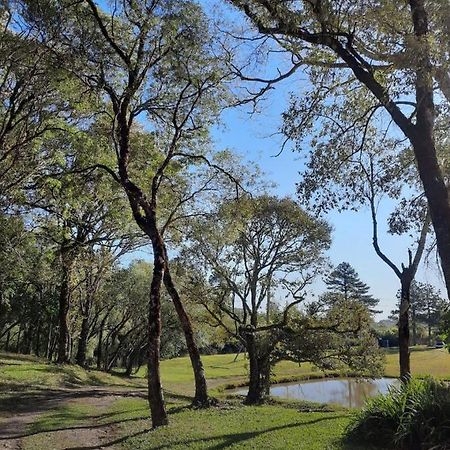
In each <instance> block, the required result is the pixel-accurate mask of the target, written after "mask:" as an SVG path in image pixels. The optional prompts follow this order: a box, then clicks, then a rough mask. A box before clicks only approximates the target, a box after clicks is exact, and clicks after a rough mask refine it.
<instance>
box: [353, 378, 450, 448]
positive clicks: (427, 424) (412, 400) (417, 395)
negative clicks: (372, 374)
mask: <svg viewBox="0 0 450 450" xmlns="http://www.w3.org/2000/svg"><path fill="white" fill-rule="evenodd" d="M449 423H450V389H449V387H448V385H447V384H446V383H443V382H440V381H436V380H434V379H432V378H426V379H424V380H418V379H415V378H413V379H411V380H410V381H409V382H408V383H401V384H400V385H399V386H398V387H396V386H394V387H391V388H390V391H389V393H388V394H386V395H379V396H378V397H375V398H373V399H369V400H368V401H367V403H366V406H365V407H364V408H363V409H362V410H361V411H359V412H357V413H356V416H355V418H354V419H353V421H352V423H351V424H350V425H349V428H348V431H347V434H348V437H349V439H350V440H356V441H363V442H367V443H370V444H373V443H375V444H378V445H380V446H383V448H398V449H405V450H406V449H408V450H413V449H421V448H442V447H440V446H441V445H442V444H443V443H445V442H449V440H450V428H449V426H448V425H449Z"/></svg>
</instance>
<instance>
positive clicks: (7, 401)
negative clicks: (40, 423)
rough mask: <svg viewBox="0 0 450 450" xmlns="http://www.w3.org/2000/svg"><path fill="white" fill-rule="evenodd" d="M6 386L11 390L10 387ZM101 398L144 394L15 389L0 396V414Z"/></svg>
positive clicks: (101, 389)
mask: <svg viewBox="0 0 450 450" xmlns="http://www.w3.org/2000/svg"><path fill="white" fill-rule="evenodd" d="M8 386H9V388H11V385H8ZM19 386H21V385H19ZM0 388H1V386H0ZM13 389H14V388H13ZM102 397H125V398H128V397H137V398H146V392H145V391H141V390H139V389H128V390H114V389H103V388H92V389H79V390H76V389H70V390H69V389H48V388H37V389H35V390H33V391H31V392H30V391H28V392H22V391H20V389H17V390H16V391H15V392H14V393H12V394H4V395H2V396H0V412H3V413H5V412H6V413H11V414H25V413H41V412H46V411H49V410H52V409H54V408H55V407H57V406H60V405H61V404H63V403H65V402H66V401H68V400H72V399H83V398H102ZM0 436H1V430H0Z"/></svg>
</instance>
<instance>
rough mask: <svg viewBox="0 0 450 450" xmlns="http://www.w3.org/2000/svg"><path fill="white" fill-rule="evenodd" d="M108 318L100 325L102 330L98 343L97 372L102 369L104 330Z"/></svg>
mask: <svg viewBox="0 0 450 450" xmlns="http://www.w3.org/2000/svg"><path fill="white" fill-rule="evenodd" d="M106 317H108V316H106ZM106 317H104V318H103V320H102V321H101V323H100V330H99V332H98V341H97V370H101V369H102V356H103V347H102V345H103V344H102V341H103V328H104V327H105V322H106Z"/></svg>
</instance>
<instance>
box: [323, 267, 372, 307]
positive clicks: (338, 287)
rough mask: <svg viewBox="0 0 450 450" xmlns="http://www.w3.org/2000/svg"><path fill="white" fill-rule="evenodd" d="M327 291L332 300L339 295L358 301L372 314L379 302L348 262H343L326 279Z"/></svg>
mask: <svg viewBox="0 0 450 450" xmlns="http://www.w3.org/2000/svg"><path fill="white" fill-rule="evenodd" d="M325 284H326V285H327V289H328V291H329V292H330V294H332V295H327V296H326V297H327V299H328V300H330V299H332V298H333V297H334V296H336V295H339V296H342V297H344V299H345V300H346V301H347V300H358V301H360V302H361V303H363V304H364V305H366V306H367V307H368V308H369V310H370V311H371V312H376V311H374V310H372V309H371V308H373V307H375V306H376V305H377V304H378V302H379V300H378V299H377V298H374V297H373V296H372V295H370V294H369V293H368V292H369V289H370V288H369V286H367V284H365V283H363V282H362V281H361V280H360V279H359V276H358V273H357V272H356V270H355V269H354V268H353V267H352V266H351V265H350V264H349V263H347V262H342V263H340V264H339V265H338V266H336V268H335V269H334V270H333V271H332V272H331V273H330V274H329V275H328V276H327V277H326V278H325Z"/></svg>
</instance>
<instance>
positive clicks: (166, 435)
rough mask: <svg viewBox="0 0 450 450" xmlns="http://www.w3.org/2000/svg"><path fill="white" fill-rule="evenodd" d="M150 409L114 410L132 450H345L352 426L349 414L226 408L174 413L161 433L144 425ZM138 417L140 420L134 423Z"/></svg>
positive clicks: (123, 404)
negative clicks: (348, 427) (346, 433)
mask: <svg viewBox="0 0 450 450" xmlns="http://www.w3.org/2000/svg"><path fill="white" fill-rule="evenodd" d="M146 408H147V405H146V404H145V402H143V401H138V400H132V401H130V400H122V401H118V402H117V403H116V404H115V405H114V410H115V411H117V412H119V415H118V416H116V418H119V417H120V418H121V419H124V421H123V422H122V423H121V424H120V429H121V434H123V435H124V436H128V438H127V439H126V440H124V441H123V442H122V444H123V446H124V448H126V449H130V450H144V449H179V450H182V449H185V448H190V449H205V448H208V449H222V448H228V447H232V448H253V449H255V448H260V449H266V448H267V449H304V450H314V449H317V450H319V449H320V450H323V449H341V448H349V447H344V446H343V444H342V443H341V442H340V440H341V436H342V434H343V431H344V429H345V427H346V425H347V424H348V422H349V414H348V412H345V411H334V412H333V411H330V412H302V411H299V410H298V409H296V408H292V407H284V406H279V405H265V406H259V407H249V406H247V407H246V406H242V405H239V404H233V403H230V404H225V405H224V406H222V407H221V408H210V409H207V410H198V411H192V410H189V409H183V408H176V407H173V408H172V409H171V414H170V424H169V426H167V427H163V428H160V429H158V430H155V431H150V430H149V421H148V420H147V419H142V416H143V415H145V413H146ZM135 417H137V419H136V420H133V418H135Z"/></svg>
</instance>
